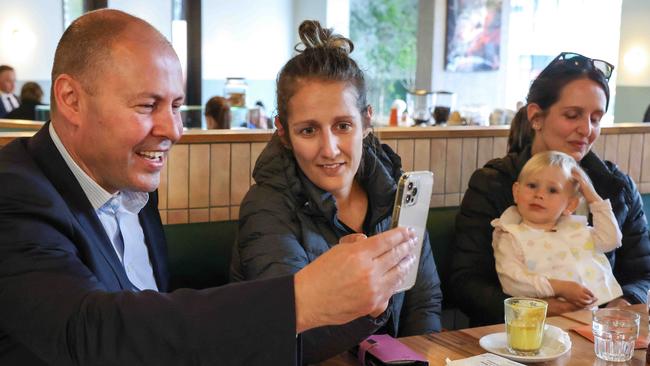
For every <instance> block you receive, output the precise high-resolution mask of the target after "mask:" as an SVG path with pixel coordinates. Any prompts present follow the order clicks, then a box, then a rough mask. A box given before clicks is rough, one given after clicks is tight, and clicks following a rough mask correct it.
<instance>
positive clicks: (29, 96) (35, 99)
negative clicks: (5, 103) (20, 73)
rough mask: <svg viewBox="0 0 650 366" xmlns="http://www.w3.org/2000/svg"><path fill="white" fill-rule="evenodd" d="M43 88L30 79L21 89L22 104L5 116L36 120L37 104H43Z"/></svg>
mask: <svg viewBox="0 0 650 366" xmlns="http://www.w3.org/2000/svg"><path fill="white" fill-rule="evenodd" d="M41 98H43V89H41V87H40V86H39V85H38V84H37V83H35V82H33V81H28V82H26V83H25V85H23V87H22V88H21V89H20V106H19V107H18V108H16V109H14V110H12V111H11V112H9V114H7V115H6V116H5V118H8V119H28V120H32V121H34V120H36V106H37V105H41V104H43V103H41Z"/></svg>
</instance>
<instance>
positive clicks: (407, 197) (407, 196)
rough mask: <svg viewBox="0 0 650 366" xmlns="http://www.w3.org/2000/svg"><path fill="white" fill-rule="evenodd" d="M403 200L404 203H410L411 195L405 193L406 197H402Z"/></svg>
mask: <svg viewBox="0 0 650 366" xmlns="http://www.w3.org/2000/svg"><path fill="white" fill-rule="evenodd" d="M404 201H406V203H411V195H410V194H407V195H406V198H405V199H404Z"/></svg>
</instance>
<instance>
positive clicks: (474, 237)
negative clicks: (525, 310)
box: [449, 168, 512, 326]
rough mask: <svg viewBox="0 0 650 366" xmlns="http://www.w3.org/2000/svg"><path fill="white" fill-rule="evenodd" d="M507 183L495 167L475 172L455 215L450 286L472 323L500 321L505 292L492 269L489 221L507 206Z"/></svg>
mask: <svg viewBox="0 0 650 366" xmlns="http://www.w3.org/2000/svg"><path fill="white" fill-rule="evenodd" d="M507 184H508V183H507V182H504V181H503V178H502V177H500V176H499V174H498V172H497V171H495V170H494V169H490V168H482V169H479V170H477V171H475V172H474V174H473V175H472V177H471V178H470V181H469V188H468V189H467V191H466V192H465V196H464V197H463V201H462V203H461V206H460V211H459V213H458V215H457V216H456V240H455V245H454V248H453V254H452V264H451V275H450V282H451V284H450V286H449V288H451V289H452V291H453V296H454V303H455V304H456V305H457V306H458V307H459V308H460V309H461V310H462V311H463V312H464V313H465V314H467V316H469V318H470V322H471V325H473V326H476V325H485V324H496V323H503V300H504V299H505V298H506V297H507V295H506V294H504V293H503V290H502V288H501V284H500V283H499V278H498V276H497V272H496V268H495V263H494V252H493V249H492V231H493V228H492V226H491V225H490V222H491V221H492V220H493V219H494V218H496V217H499V215H500V213H501V212H503V210H505V208H507V207H508V206H509V205H510V203H509V202H508V198H509V199H510V201H511V200H512V197H511V196H512V193H510V197H509V196H508V195H507V194H505V195H504V192H511V188H510V187H507V188H506V185H507ZM511 184H512V183H510V185H511Z"/></svg>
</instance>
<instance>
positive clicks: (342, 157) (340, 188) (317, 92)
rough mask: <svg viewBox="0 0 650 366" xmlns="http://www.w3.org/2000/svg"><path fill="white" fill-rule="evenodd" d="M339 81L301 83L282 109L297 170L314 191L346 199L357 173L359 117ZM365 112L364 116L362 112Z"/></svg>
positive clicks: (353, 98)
mask: <svg viewBox="0 0 650 366" xmlns="http://www.w3.org/2000/svg"><path fill="white" fill-rule="evenodd" d="M357 97H358V95H357V92H356V89H355V88H354V86H352V85H350V84H349V83H345V82H325V81H316V80H307V81H303V82H301V83H300V84H299V86H298V89H297V91H296V93H295V94H294V95H293V97H292V98H291V99H290V100H289V104H288V118H287V121H288V124H287V127H288V134H289V139H290V141H291V147H292V149H293V153H294V156H295V158H296V161H297V162H298V166H299V167H300V169H301V170H302V171H303V172H304V173H305V175H306V176H307V177H308V178H309V180H311V181H312V182H313V183H314V184H315V185H316V186H318V187H320V188H321V189H323V190H325V191H327V192H330V193H332V194H333V195H334V196H338V195H347V193H349V192H350V189H351V188H352V184H353V182H354V176H355V174H356V173H357V170H358V169H359V163H360V162H361V155H362V151H363V150H362V145H363V144H362V142H363V137H364V135H365V134H366V132H367V128H364V122H363V121H364V120H365V118H369V115H366V116H364V118H362V115H361V112H360V111H359V108H358V107H357ZM368 113H369V112H368Z"/></svg>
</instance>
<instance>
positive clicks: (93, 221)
mask: <svg viewBox="0 0 650 366" xmlns="http://www.w3.org/2000/svg"><path fill="white" fill-rule="evenodd" d="M49 125H50V122H48V123H46V124H45V125H44V126H43V127H42V128H41V129H40V130H39V131H38V132H37V133H36V135H34V137H32V138H31V139H30V140H29V143H28V150H29V152H30V154H31V155H32V156H33V157H34V160H35V161H36V162H37V164H38V165H39V167H40V168H41V170H42V171H43V173H44V174H45V175H46V176H47V177H48V179H49V180H50V182H52V185H54V187H55V188H56V190H57V191H58V192H59V194H60V195H61V197H63V199H64V200H65V202H66V203H67V204H68V207H69V208H70V211H71V212H72V214H73V215H74V216H75V218H76V219H77V221H78V222H79V225H80V228H81V230H84V231H85V232H86V234H87V235H88V237H90V238H92V239H93V244H95V245H94V247H95V248H97V249H98V250H99V251H100V252H101V253H102V255H103V256H104V258H105V259H106V262H107V263H108V265H109V266H110V268H111V269H112V270H113V272H114V274H115V276H116V277H117V279H118V281H119V283H120V286H122V288H123V289H133V288H134V286H133V285H132V284H131V282H130V281H129V279H128V277H127V276H126V272H125V271H124V267H123V266H122V263H121V262H120V259H119V258H118V257H117V254H116V253H115V250H114V249H113V245H112V244H111V241H110V239H109V238H108V236H107V235H106V231H105V230H104V226H102V223H101V222H100V221H99V218H98V217H97V214H95V211H94V209H93V207H92V205H91V204H90V201H88V198H86V194H85V193H84V191H83V189H82V188H81V186H80V185H79V182H78V181H77V179H76V178H75V176H74V174H72V171H70V169H69V168H68V165H67V164H66V162H65V160H63V157H62V156H61V154H60V153H59V151H58V150H57V148H56V146H55V145H54V142H53V141H52V138H51V137H50V133H49V130H48V128H49Z"/></svg>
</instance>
